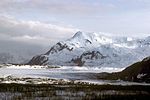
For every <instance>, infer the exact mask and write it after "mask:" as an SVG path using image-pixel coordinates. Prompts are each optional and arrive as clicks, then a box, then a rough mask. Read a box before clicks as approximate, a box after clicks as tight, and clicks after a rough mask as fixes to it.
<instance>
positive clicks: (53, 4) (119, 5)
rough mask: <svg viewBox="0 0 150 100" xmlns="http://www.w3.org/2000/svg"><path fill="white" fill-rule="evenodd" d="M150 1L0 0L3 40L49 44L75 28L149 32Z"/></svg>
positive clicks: (64, 37) (112, 31)
mask: <svg viewBox="0 0 150 100" xmlns="http://www.w3.org/2000/svg"><path fill="white" fill-rule="evenodd" d="M149 27H150V0H0V41H3V40H4V41H7V40H9V41H12V42H13V41H15V43H16V42H22V43H26V44H35V45H42V46H44V45H45V46H48V45H51V44H54V43H56V42H58V41H60V40H64V39H67V38H69V37H71V36H72V35H73V34H74V33H75V32H76V31H78V30H81V31H87V32H107V33H112V34H114V35H115V34H120V35H130V36H145V35H149V34H150V28H149Z"/></svg>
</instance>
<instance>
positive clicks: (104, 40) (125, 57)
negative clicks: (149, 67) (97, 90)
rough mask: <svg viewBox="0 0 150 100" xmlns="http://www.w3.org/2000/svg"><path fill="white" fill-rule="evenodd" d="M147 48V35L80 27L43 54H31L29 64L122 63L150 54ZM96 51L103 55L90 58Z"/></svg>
mask: <svg viewBox="0 0 150 100" xmlns="http://www.w3.org/2000/svg"><path fill="white" fill-rule="evenodd" d="M149 50H150V39H149V37H147V38H144V39H133V38H130V37H113V38H112V37H109V36H105V35H101V34H99V33H84V32H81V31H79V32H77V33H76V34H75V35H74V36H73V37H71V38H70V39H67V40H66V41H60V42H58V43H56V44H55V45H54V46H52V47H51V48H50V50H49V51H48V52H46V53H45V54H42V55H38V56H35V57H33V58H32V59H31V60H30V61H29V63H28V64H31V65H34V64H35V65H36V64H37V65H47V64H49V65H63V66H107V67H108V66H109V67H125V66H127V65H129V64H131V63H133V62H135V61H138V60H140V59H143V58H144V57H146V56H147V55H150V52H149ZM97 54H98V55H100V54H101V56H103V57H98V59H89V58H90V57H92V58H95V57H96V55H97ZM83 55H84V57H83ZM85 56H86V57H85ZM88 56H90V57H88ZM93 56H95V57H93ZM81 58H82V59H81ZM83 58H84V59H83ZM85 58H86V59H85ZM87 58H88V59H87Z"/></svg>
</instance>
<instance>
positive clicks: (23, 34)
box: [0, 16, 77, 44]
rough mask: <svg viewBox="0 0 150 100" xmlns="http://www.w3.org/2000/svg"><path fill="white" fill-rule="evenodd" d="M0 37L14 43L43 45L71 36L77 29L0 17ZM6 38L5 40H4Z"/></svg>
mask: <svg viewBox="0 0 150 100" xmlns="http://www.w3.org/2000/svg"><path fill="white" fill-rule="evenodd" d="M0 22H1V23H0V35H1V37H2V36H3V37H5V39H8V38H10V39H12V40H15V41H23V42H30V43H38V42H37V41H36V40H41V41H40V42H39V44H40V43H42V42H43V44H49V43H47V42H50V41H51V42H52V41H53V42H56V41H59V40H61V39H65V38H66V36H71V35H72V34H73V33H74V32H75V31H77V29H75V28H71V27H63V26H58V25H53V24H49V23H42V22H39V21H22V20H16V19H15V18H8V17H5V16H0ZM6 37H7V38H6Z"/></svg>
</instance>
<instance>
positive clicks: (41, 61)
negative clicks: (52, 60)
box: [27, 55, 48, 65]
mask: <svg viewBox="0 0 150 100" xmlns="http://www.w3.org/2000/svg"><path fill="white" fill-rule="evenodd" d="M47 61H48V57H47V56H46V55H38V56H35V57H33V58H32V59H31V60H30V61H29V62H28V63H27V64H29V65H46V64H47Z"/></svg>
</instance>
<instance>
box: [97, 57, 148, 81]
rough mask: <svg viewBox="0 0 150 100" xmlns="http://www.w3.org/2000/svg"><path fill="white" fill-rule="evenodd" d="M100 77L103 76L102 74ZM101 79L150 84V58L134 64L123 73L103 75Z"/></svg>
mask: <svg viewBox="0 0 150 100" xmlns="http://www.w3.org/2000/svg"><path fill="white" fill-rule="evenodd" d="M100 75H102V73H101V74H100ZM100 79H108V80H117V79H121V80H125V81H135V82H147V83H150V57H147V58H145V59H143V60H142V61H140V62H137V63H134V64H133V65H131V66H129V67H127V68H126V69H124V70H123V71H121V72H117V73H110V74H109V73H105V75H104V74H103V76H100Z"/></svg>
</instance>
